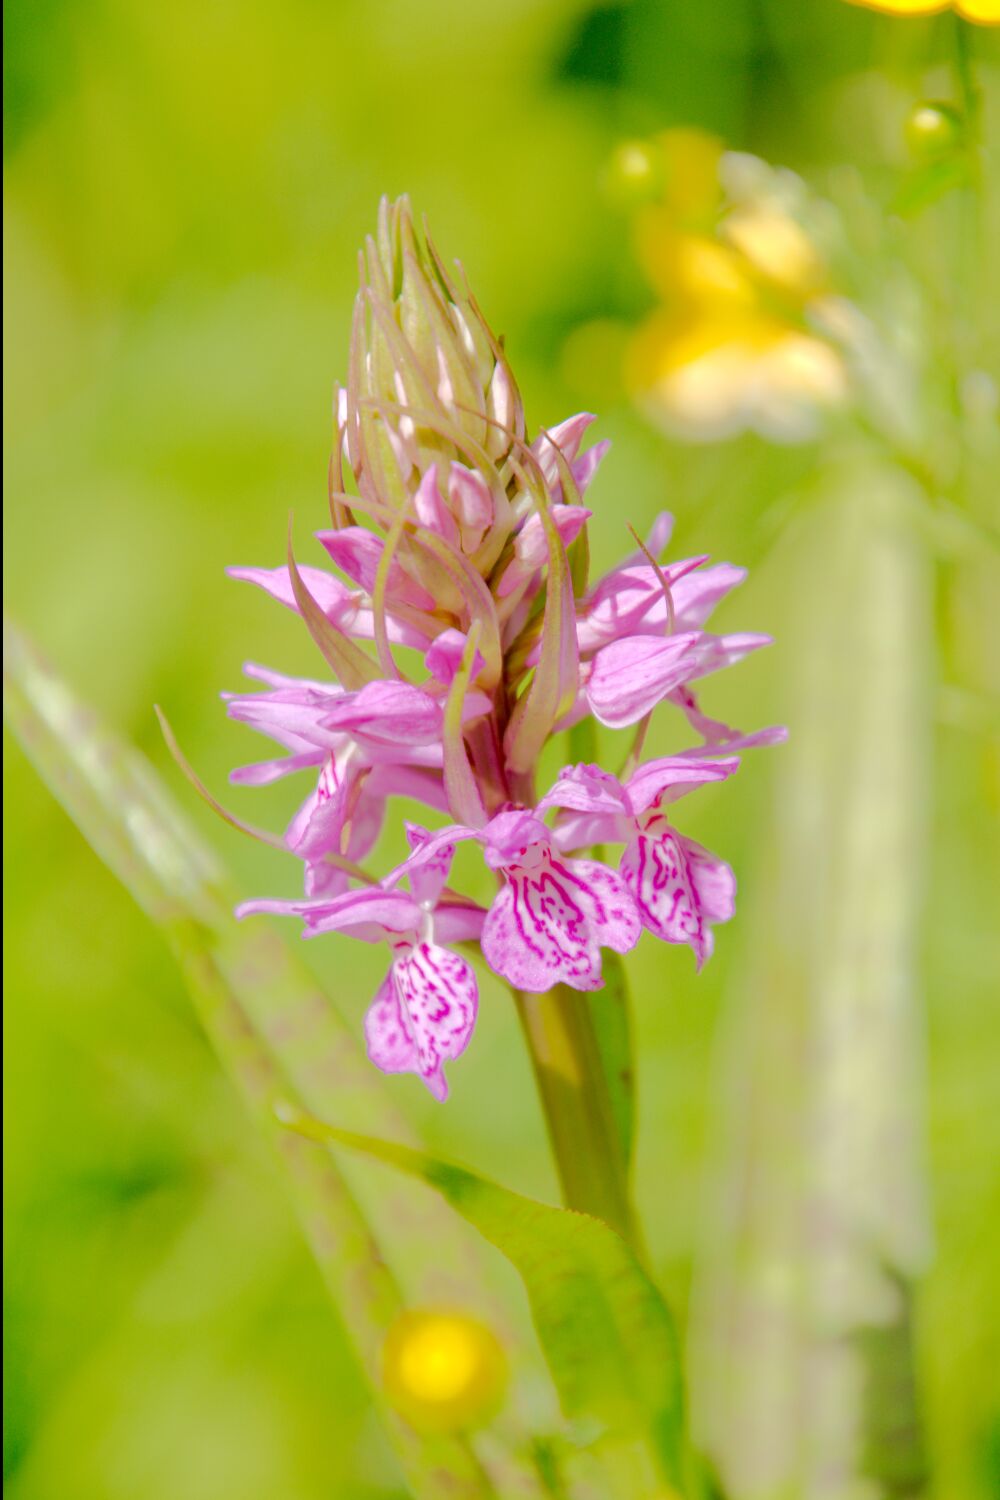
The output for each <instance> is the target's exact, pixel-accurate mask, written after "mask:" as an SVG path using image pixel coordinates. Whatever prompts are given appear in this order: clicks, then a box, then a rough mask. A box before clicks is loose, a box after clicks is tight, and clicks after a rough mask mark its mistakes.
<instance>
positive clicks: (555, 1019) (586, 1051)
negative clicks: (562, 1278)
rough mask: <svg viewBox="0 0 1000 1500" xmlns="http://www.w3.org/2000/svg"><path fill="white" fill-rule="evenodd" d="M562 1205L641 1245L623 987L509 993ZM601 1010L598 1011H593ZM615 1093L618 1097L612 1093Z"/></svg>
mask: <svg viewBox="0 0 1000 1500" xmlns="http://www.w3.org/2000/svg"><path fill="white" fill-rule="evenodd" d="M514 1001H515V1004H516V1006H517V1012H518V1016H519V1017H520V1020H521V1025H522V1027H523V1030H524V1036H525V1041H526V1043H527V1047H528V1053H529V1056H530V1058H531V1065H532V1068H533V1070H534V1074H535V1081H536V1083H537V1085H538V1094H539V1098H540V1100H541V1104H542V1110H543V1112H544V1115H545V1123H546V1126H547V1128H548V1133H549V1140H550V1142H551V1145H552V1153H553V1156H554V1158H555V1164H556V1170H557V1172H558V1175H559V1182H560V1185H561V1187H562V1193H563V1201H564V1202H565V1204H566V1206H567V1208H576V1209H579V1210H580V1211H581V1212H583V1213H589V1214H593V1215H594V1216H595V1217H596V1218H599V1219H603V1220H604V1221H605V1223H607V1224H610V1225H611V1227H612V1229H615V1230H617V1231H618V1233H619V1234H620V1235H621V1236H622V1238H623V1239H624V1240H626V1241H628V1243H629V1244H631V1245H632V1246H633V1248H636V1249H641V1247H640V1243H639V1230H638V1225H637V1223H636V1218H635V1213H634V1211H633V1208H632V1203H631V1191H630V1182H629V1178H630V1165H631V1163H630V1155H631V1129H632V1125H631V1117H632V1116H631V1110H632V1105H631V1068H630V1063H629V1056H628V1032H627V1026H628V1021H627V1012H626V1008H625V1007H626V1000H625V995H624V989H623V986H621V987H617V988H616V987H615V986H613V985H609V987H608V989H607V990H605V991H601V992H599V993H598V994H596V995H593V996H592V995H589V994H580V993H579V992H578V991H576V990H571V989H568V988H567V986H565V985H557V986H556V988H555V989H552V990H549V991H548V993H547V994H544V995H528V994H524V993H522V992H521V991H515V992H514ZM599 1008H600V1009H601V1010H603V1011H604V1015H603V1016H601V1015H599V1014H598V1010H599ZM616 1093H617V1098H616Z"/></svg>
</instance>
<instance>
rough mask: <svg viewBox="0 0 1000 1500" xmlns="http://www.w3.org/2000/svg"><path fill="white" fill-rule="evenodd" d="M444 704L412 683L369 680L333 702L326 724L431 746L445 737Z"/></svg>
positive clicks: (397, 741) (400, 742) (372, 736)
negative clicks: (337, 701) (443, 727)
mask: <svg viewBox="0 0 1000 1500" xmlns="http://www.w3.org/2000/svg"><path fill="white" fill-rule="evenodd" d="M443 719H444V715H443V711H442V708H441V704H440V703H439V702H438V701H437V699H436V698H432V697H431V696H430V694H429V693H425V692H424V691H423V689H422V688H418V687H414V686H413V685H412V683H408V682H398V681H395V680H385V681H379V682H369V683H367V684H366V685H365V686H364V687H363V688H360V689H359V690H358V691H357V692H356V693H346V694H345V695H344V697H343V698H342V699H341V700H340V702H339V703H336V704H333V705H331V707H330V709H329V711H328V713H327V716H326V724H327V726H328V727H329V728H331V729H339V730H343V731H347V732H349V733H351V734H355V735H360V736H363V737H365V738H367V739H373V740H379V741H381V742H383V743H386V744H391V745H429V744H434V743H436V742H437V741H439V740H440V738H441V728H442V723H443Z"/></svg>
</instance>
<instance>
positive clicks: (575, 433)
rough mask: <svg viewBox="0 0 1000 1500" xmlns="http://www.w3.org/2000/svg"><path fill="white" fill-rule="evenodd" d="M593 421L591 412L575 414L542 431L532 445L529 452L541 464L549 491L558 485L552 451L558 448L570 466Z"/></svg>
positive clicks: (557, 467)
mask: <svg viewBox="0 0 1000 1500" xmlns="http://www.w3.org/2000/svg"><path fill="white" fill-rule="evenodd" d="M594 421H596V418H595V417H594V414H593V413H592V412H589V411H581V412H577V414H576V416H574V417H567V418H566V419H565V420H564V421H562V422H557V423H556V425H555V427H549V428H547V429H544V430H543V431H542V432H540V433H539V434H538V436H537V437H536V439H535V441H534V442H533V443H532V445H531V451H532V453H534V455H535V457H536V458H537V459H538V461H539V463H540V464H541V467H542V472H543V473H544V475H545V481H546V483H547V484H548V486H549V488H550V489H551V488H553V487H554V486H555V485H557V484H558V483H559V464H558V462H557V460H556V456H555V453H554V451H553V449H554V448H558V449H559V451H560V453H562V455H563V457H564V458H565V459H566V461H567V463H570V464H571V463H572V462H573V460H574V459H575V458H576V456H577V454H578V453H579V451H580V444H581V442H582V441H583V435H584V433H585V432H586V430H587V428H588V427H589V426H590V424H591V423H592V422H594Z"/></svg>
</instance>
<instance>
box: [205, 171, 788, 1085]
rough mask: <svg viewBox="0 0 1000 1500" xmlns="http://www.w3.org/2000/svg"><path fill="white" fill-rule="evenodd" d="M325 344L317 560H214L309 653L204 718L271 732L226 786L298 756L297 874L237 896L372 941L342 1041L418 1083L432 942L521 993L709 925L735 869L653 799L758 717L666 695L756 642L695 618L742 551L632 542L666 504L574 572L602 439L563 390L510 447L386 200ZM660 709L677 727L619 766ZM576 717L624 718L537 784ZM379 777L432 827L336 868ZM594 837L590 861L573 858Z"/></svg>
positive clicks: (505, 389)
mask: <svg viewBox="0 0 1000 1500" xmlns="http://www.w3.org/2000/svg"><path fill="white" fill-rule="evenodd" d="M401 267H402V268H403V269H402V271H400V268H401ZM348 366H349V367H348V377H347V380H346V382H345V384H344V386H343V388H340V389H338V395H337V403H336V423H337V436H336V443H335V449H334V455H333V460H332V463H331V469H330V514H331V519H332V528H328V529H326V530H323V531H319V532H317V538H318V540H319V542H320V544H321V546H322V548H323V550H324V553H325V557H326V561H327V564H328V566H327V567H316V566H311V565H309V566H307V565H303V566H299V564H298V563H297V561H296V559H295V557H294V555H293V552H292V547H291V542H290V541H289V547H288V555H287V561H286V563H285V565H283V566H278V567H271V568H264V567H238V568H232V569H230V572H231V574H232V576H234V577H235V578H237V579H240V580H242V581H245V582H249V583H252V584H253V585H254V586H255V587H257V588H260V589H262V590H263V591H264V592H265V593H267V594H268V595H269V596H270V597H271V598H273V599H276V600H277V601H278V602H279V603H281V604H282V605H283V606H284V607H285V608H287V609H289V610H291V611H293V612H294V613H295V614H297V615H298V616H299V618H300V619H301V620H302V622H303V624H304V625H305V626H306V629H307V631H308V633H309V635H310V636H311V637H312V640H313V642H314V643H315V645H316V647H317V648H318V650H319V652H320V654H321V656H322V658H323V662H324V663H325V670H324V672H322V673H321V674H320V675H318V676H314V677H310V678H295V677H288V676H285V675H283V674H281V673H278V672H274V671H271V670H269V669H267V668H263V667H259V666H256V665H249V666H248V667H247V672H248V675H249V676H250V677H251V678H253V679H254V681H255V689H254V690H253V691H250V692H245V693H240V694H231V695H228V697H227V710H228V713H229V714H230V716H231V717H232V718H233V719H235V720H238V721H239V722H241V723H244V724H246V725H248V726H249V727H251V728H252V729H255V730H257V731H258V732H260V733H262V734H264V735H267V736H268V737H269V738H270V739H272V740H274V741H275V742H276V743H277V745H278V746H279V747H280V754H278V755H277V756H276V757H274V758H271V759H268V760H265V761H262V762H259V763H257V764H255V765H250V766H244V767H241V768H239V769H238V770H236V771H234V772H233V780H234V781H237V782H241V783H243V784H247V785H264V784H267V783H269V782H271V781H274V780H277V779H280V778H282V777H284V776H286V775H293V774H298V773H306V774H308V775H310V776H311V777H312V778H313V782H312V787H311V790H310V791H309V793H308V795H307V797H306V798H305V800H304V802H303V803H302V804H301V806H300V807H299V809H298V810H297V812H296V813H295V815H294V816H293V818H292V820H291V822H290V824H289V825H288V828H287V830H286V833H285V835H284V840H283V842H284V845H285V847H286V848H287V849H288V850H289V852H290V853H292V854H294V855H295V856H296V857H297V858H298V859H299V860H300V861H301V864H302V866H303V871H304V884H305V893H304V896H303V897H302V898H299V899H293V900H259V901H253V902H248V903H246V904H245V905H244V906H243V907H241V908H240V915H243V916H246V915H251V914H254V913H258V912H265V911H266V912H276V913H279V914H283V915H289V916H295V917H298V918H299V919H300V920H301V921H302V922H303V924H304V935H305V936H308V937H313V936H325V935H327V934H332V933H340V934H343V935H346V936H349V937H354V938H356V939H360V940H361V941H366V942H376V943H383V944H385V945H386V947H387V949H388V951H389V955H390V960H389V969H388V973H387V975H386V978H385V980H384V982H383V984H382V985H381V987H380V989H379V991H378V993H377V995H376V996H375V999H374V1000H373V1002H372V1004H371V1006H370V1008H369V1010H368V1013H367V1017H366V1020H365V1036H366V1040H367V1046H368V1052H369V1056H370V1057H371V1059H372V1061H373V1062H374V1063H375V1065H376V1066H377V1067H379V1068H381V1069H383V1070H384V1071H385V1072H390V1073H396V1072H412V1073H414V1074H416V1075H417V1076H418V1077H419V1078H420V1079H421V1080H422V1081H423V1083H424V1084H425V1085H426V1087H427V1088H428V1089H429V1090H430V1091H431V1093H432V1094H433V1095H434V1096H435V1097H436V1098H438V1099H444V1098H445V1097H446V1095H447V1092H448V1083H447V1080H446V1078H445V1073H444V1067H445V1064H446V1063H448V1062H451V1061H452V1060H453V1059H455V1058H457V1057H458V1056H459V1055H460V1054H461V1053H462V1052H463V1051H464V1050H465V1048H466V1047H467V1046H468V1044H469V1041H470V1039H471V1036H472V1033H473V1029H474V1026H475V1020H476V1013H477V1008H478V987H477V981H476V976H475V971H474V969H473V967H472V966H471V964H470V962H469V959H468V956H467V954H466V952H465V951H459V950H458V949H457V948H456V946H455V945H457V944H466V945H467V944H473V945H478V949H479V952H480V953H481V956H482V958H483V960H484V961H485V963H486V964H487V965H488V966H489V968H491V969H492V970H493V971H494V973H496V974H497V975H499V976H500V977H501V978H502V979H503V980H505V981H506V982H507V983H508V984H509V985H511V986H512V987H513V988H515V989H516V990H520V991H525V992H529V993H532V992H533V993H541V992H544V991H546V990H548V989H550V988H551V987H553V986H554V985H557V984H562V985H567V986H569V987H570V988H573V989H577V990H592V989H597V988H599V987H600V986H601V984H602V982H603V980H602V957H601V955H602V950H604V949H610V950H612V951H613V952H616V953H626V952H628V951H629V950H630V949H631V948H633V947H634V946H635V944H636V943H637V942H638V941H639V937H640V935H641V933H642V932H643V930H645V931H648V932H650V933H652V934H653V935H654V936H656V937H658V938H660V939H661V940H662V941H664V942H668V943H681V944H686V945H688V946H690V947H691V948H692V950H693V951H694V954H695V958H696V961H697V963H698V965H699V966H700V965H701V964H702V963H703V962H704V961H705V959H706V958H707V957H708V955H709V954H710V952H711V947H712V926H713V924H717V923H720V922H724V921H726V920H727V919H728V918H729V917H730V916H732V914H733V908H734V899H735V878H734V876H733V873H732V871H731V870H730V869H729V867H728V865H726V864H724V863H723V861H721V860H719V859H716V858H715V857H714V856H713V855H711V854H709V853H708V852H707V851H706V850H704V849H702V848H701V847H700V846H699V845H697V844H695V843H693V842H692V841H691V840H690V839H688V838H686V837H685V836H684V835H683V834H682V833H680V832H679V831H678V830H677V829H676V828H675V827H674V825H673V822H672V819H671V818H668V812H667V810H668V809H672V805H673V803H674V802H676V801H677V800H678V799H679V798H681V797H682V796H684V795H686V794H687V793H688V792H690V791H693V790H695V789H697V788H699V787H704V786H708V785H710V784H718V783H721V782H723V781H725V780H727V779H728V778H729V777H730V776H731V775H732V774H733V773H734V772H735V770H736V769H737V766H738V764H739V758H738V754H737V752H742V751H743V750H744V749H748V748H751V747H752V746H754V745H764V744H774V743H777V742H778V741H779V740H780V739H782V738H783V737H784V730H783V729H781V728H778V727H774V728H769V729H764V730H758V731H755V732H753V733H750V734H743V733H741V732H740V731H739V730H737V729H733V728H731V727H730V726H728V725H726V724H724V723H722V722H721V721H719V720H716V719H713V718H711V717H710V716H709V715H708V714H706V713H704V712H703V710H702V709H701V706H700V704H699V700H698V698H697V697H696V695H695V693H694V691H693V689H692V684H693V683H694V682H696V681H697V680H698V679H700V678H702V677H705V676H707V675H709V674H710V673H713V672H715V671H718V670H720V669H721V668H723V667H727V666H731V665H733V664H735V663H736V662H738V661H740V660H742V659H743V658H744V657H745V656H747V655H748V654H750V653H751V652H754V651H756V650H757V649H758V648H759V647H761V646H763V645H766V644H768V639H769V638H768V637H766V636H762V635H756V634H750V633H735V634H734V633H730V634H725V635H717V634H713V633H711V632H710V631H709V630H707V629H706V626H707V623H708V620H709V618H710V616H711V614H712V612H713V610H714V609H715V608H716V606H717V605H718V604H719V603H720V602H721V601H722V600H723V599H725V598H726V597H727V596H728V595H729V594H730V593H731V591H732V590H733V589H734V588H735V587H736V586H737V585H738V584H740V583H741V582H742V581H743V579H744V578H745V576H746V574H745V571H744V569H742V568H739V567H737V566H735V565H733V564H731V563H717V564H712V563H711V562H710V560H709V558H708V557H707V555H699V556H696V557H691V558H685V559H680V560H678V561H673V562H667V563H662V564H661V563H660V562H659V560H658V557H659V554H660V552H661V551H662V550H663V548H664V547H665V546H666V544H667V542H668V541H669V538H670V534H671V531H672V527H673V518H672V517H671V516H670V515H669V514H667V513H663V514H661V515H660V516H658V517H657V518H656V520H655V521H654V523H653V526H652V529H651V532H650V535H649V538H648V541H647V542H646V543H645V544H642V543H640V544H639V549H638V550H637V551H632V552H631V553H630V555H629V556H627V557H626V558H625V559H624V560H623V561H622V562H621V563H620V564H619V565H618V566H617V567H616V568H613V569H612V570H611V571H610V572H608V573H607V574H605V575H604V576H603V577H601V578H599V579H598V580H597V581H596V582H595V583H591V581H590V579H589V576H588V575H589V540H588V523H589V521H590V519H591V516H592V510H591V508H590V507H589V506H588V505H585V504H584V503H583V502H584V498H585V495H586V494H587V491H588V488H589V486H590V484H591V482H592V480H593V479H594V476H595V474H596V472H597V469H598V466H599V465H600V464H601V463H602V461H603V460H604V458H605V455H606V453H607V450H608V444H607V442H606V441H600V442H597V443H593V444H591V445H590V446H589V447H587V446H585V442H586V439H587V437H588V435H589V433H590V430H591V428H592V426H593V424H594V421H595V418H594V416H593V415H592V414H591V413H589V412H581V413H578V414H576V415H574V416H571V417H569V418H567V419H566V420H565V421H563V422H560V423H558V424H557V425H556V426H553V427H550V428H548V429H543V430H542V431H540V432H538V433H537V434H536V436H535V437H534V438H533V439H532V440H530V441H529V439H528V437H527V436H526V431H525V420H524V412H523V406H522V403H521V397H520V394H519V392H518V389H517V385H516V382H515V380H514V377H513V374H512V372H511V370H510V366H509V364H508V361H507V357H506V354H505V352H504V349H503V346H502V343H501V341H500V340H498V339H497V338H496V337H495V336H494V335H493V334H492V332H491V331H490V330H489V328H488V326H487V325H486V323H485V322H484V321H483V319H482V315H481V314H480V312H479V309H478V305H477V304H476V303H475V301H474V299H472V297H471V295H470V294H469V293H468V292H467V291H466V290H465V287H464V281H463V280H462V278H461V277H459V276H456V275H453V274H452V272H451V271H450V270H449V269H448V268H447V267H446V266H445V265H444V263H443V262H442V261H441V259H440V257H439V256H438V255H437V252H436V251H435V250H434V249H433V247H432V245H431V244H430V241H429V240H428V239H427V238H426V236H424V235H422V234H421V233H420V232H419V231H418V230H417V228H416V226H415V225H414V223H413V219H412V216H411V213H410V210H409V205H408V204H407V202H406V201H405V200H400V201H399V202H398V203H395V204H389V203H383V205H382V209H381V212H380V216H379V227H378V233H377V235H376V236H375V237H374V238H373V239H371V240H369V241H368V243H367V244H366V247H365V250H364V254H363V256H362V281H361V287H360V290H359V294H358V301H357V306H356V311H355V319H354V328H353V334H352V340H351V347H350V354H349V362H348ZM331 566H332V567H333V568H334V569H336V570H337V571H336V572H332V571H330V567H331ZM664 704H668V705H670V706H671V707H673V708H674V709H679V710H680V716H681V717H680V722H681V723H682V724H683V725H684V727H685V729H686V730H687V731H688V733H689V734H691V733H693V734H694V736H695V737H696V743H695V744H692V745H688V746H687V748H685V749H682V750H680V751H678V753H677V754H675V755H673V756H667V757H660V758H659V759H654V760H646V761H643V760H642V759H641V752H642V746H643V742H644V739H645V735H646V730H647V728H648V725H649V723H650V720H651V717H652V715H653V713H654V712H657V711H658V710H659V709H660V707H661V706H662V705H664ZM588 717H589V718H591V719H592V720H594V721H595V723H596V724H599V725H601V726H603V727H602V730H601V741H600V742H601V743H602V744H604V743H605V742H607V741H609V739H610V734H609V731H610V732H617V731H628V735H629V738H628V740H627V741H626V743H625V746H624V749H623V752H622V754H621V755H619V756H618V758H619V759H622V758H624V759H625V760H626V762H627V765H628V771H627V773H623V774H622V777H621V779H619V778H618V777H616V776H613V775H612V774H611V773H610V772H609V771H607V770H603V769H602V768H601V767H600V766H599V765H593V764H578V765H571V766H566V767H565V768H564V769H563V770H562V771H561V772H560V773H559V775H558V777H557V778H556V781H555V783H554V785H553V786H552V787H551V789H550V790H549V791H548V792H547V793H546V794H545V795H544V796H541V797H539V795H538V793H537V790H536V786H535V775H536V770H537V767H538V764H539V761H540V759H541V757H542V755H543V754H544V753H545V751H546V748H547V746H548V745H549V744H550V742H551V741H552V740H553V738H554V737H555V736H557V735H559V734H560V733H561V732H562V731H563V730H564V729H565V728H567V727H569V726H571V725H573V724H577V723H579V722H580V721H581V720H584V719H586V718H588ZM404 799H405V800H406V801H408V802H411V803H412V802H414V801H416V802H417V803H418V804H422V805H423V806H424V807H425V808H427V809H428V811H429V812H430V813H432V814H437V815H438V816H439V817H441V818H442V820H445V821H444V822H443V826H442V827H439V828H436V829H429V828H425V827H423V826H422V825H419V824H416V823H407V824H406V825H405V831H406V836H407V839H408V841H409V854H408V855H407V857H406V859H404V860H403V861H402V863H399V864H396V865H395V866H394V867H393V868H391V869H390V870H389V871H388V873H385V874H381V875H380V874H378V873H373V872H372V871H371V870H370V869H369V868H368V865H367V864H366V861H368V860H369V859H370V858H371V857H372V855H373V853H375V852H376V851H377V849H378V845H379V840H380V836H381V834H382V832H383V829H385V828H386V827H387V826H388V827H389V828H390V829H391V827H392V824H393V818H394V817H395V818H397V819H398V817H399V813H398V808H399V803H400V801H401V800H404ZM446 820H450V821H446ZM460 843H461V844H469V845H471V846H472V847H473V848H474V849H476V850H477V851H478V855H479V857H480V859H481V860H482V862H483V864H484V865H485V867H486V870H487V871H488V872H489V880H490V881H491V882H495V885H496V891H495V895H494V896H493V898H492V900H491V901H490V902H489V904H488V906H485V905H482V904H480V903H479V902H478V901H476V900H473V899H472V898H471V897H469V896H466V895H464V894H463V893H462V892H461V891H460V890H456V889H453V888H452V886H451V885H450V884H449V881H450V879H451V871H452V864H453V858H454V854H455V850H456V847H457V845H458V844H460ZM615 844H618V845H620V846H622V854H621V857H620V860H619V862H618V867H617V868H613V867H612V866H611V865H610V864H609V863H607V861H606V860H605V859H604V858H603V857H602V858H600V859H595V858H591V857H590V856H589V852H588V851H590V850H591V849H592V848H594V847H595V846H600V848H601V849H602V850H603V849H605V848H607V847H608V846H612V845H615ZM459 865H460V868H463V869H465V868H466V862H465V860H464V858H463V861H460V862H459ZM476 889H477V890H478V889H479V886H477V887H476Z"/></svg>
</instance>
